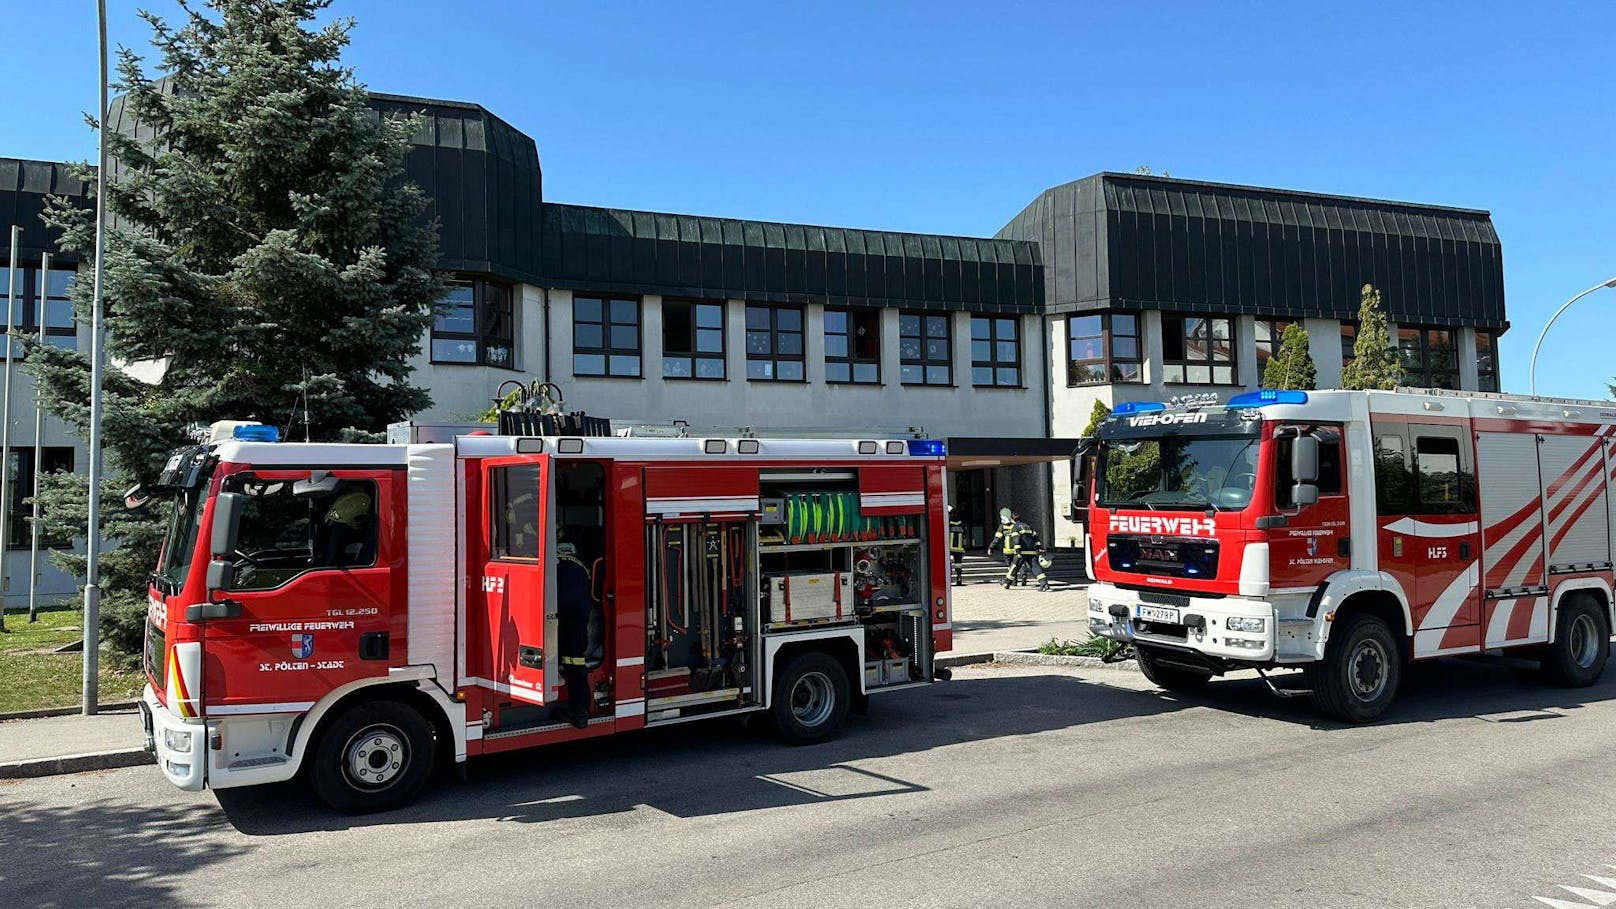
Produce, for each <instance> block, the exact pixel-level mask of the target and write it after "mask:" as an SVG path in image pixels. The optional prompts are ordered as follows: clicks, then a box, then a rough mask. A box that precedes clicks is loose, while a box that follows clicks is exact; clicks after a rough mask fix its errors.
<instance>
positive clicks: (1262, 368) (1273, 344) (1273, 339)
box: [1251, 316, 1302, 388]
mask: <svg viewBox="0 0 1616 909" xmlns="http://www.w3.org/2000/svg"><path fill="white" fill-rule="evenodd" d="M1265 324H1266V325H1267V326H1268V340H1267V341H1266V342H1264V341H1263V340H1262V338H1260V337H1259V336H1258V335H1259V334H1260V332H1259V331H1258V329H1260V328H1261V327H1262V326H1263V325H1265ZM1301 324H1302V320H1300V319H1282V318H1279V317H1277V316H1275V317H1267V316H1259V317H1257V319H1255V320H1254V321H1253V322H1252V325H1251V340H1252V342H1253V344H1252V347H1253V350H1254V351H1255V354H1254V356H1255V357H1256V361H1257V387H1258V388H1262V387H1264V386H1263V374H1264V373H1266V372H1267V371H1268V363H1269V362H1270V361H1271V360H1273V358H1274V357H1276V356H1278V355H1279V348H1280V347H1281V346H1282V345H1283V344H1284V343H1285V329H1287V328H1289V327H1291V326H1292V325H1301ZM1265 347H1266V348H1267V354H1266V355H1264V352H1263V351H1264V348H1265Z"/></svg>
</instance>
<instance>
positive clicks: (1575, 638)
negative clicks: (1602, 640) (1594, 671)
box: [1570, 613, 1599, 669]
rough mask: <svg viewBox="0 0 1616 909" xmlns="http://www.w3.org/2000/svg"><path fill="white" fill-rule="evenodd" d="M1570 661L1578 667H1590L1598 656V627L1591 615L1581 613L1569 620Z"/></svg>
mask: <svg viewBox="0 0 1616 909" xmlns="http://www.w3.org/2000/svg"><path fill="white" fill-rule="evenodd" d="M1570 649H1571V661H1572V662H1574V663H1576V664H1577V667H1578V668H1579V669H1590V668H1592V667H1593V665H1594V661H1595V660H1596V659H1598V657H1599V629H1598V628H1596V627H1594V620H1593V617H1592V616H1590V615H1588V614H1587V613H1583V614H1582V615H1579V616H1577V617H1576V619H1574V620H1572V622H1571V648H1570Z"/></svg>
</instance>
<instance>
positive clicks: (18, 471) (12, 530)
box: [5, 445, 73, 549]
mask: <svg viewBox="0 0 1616 909" xmlns="http://www.w3.org/2000/svg"><path fill="white" fill-rule="evenodd" d="M37 468H38V469H37V470H36V465H35V464H34V447H33V446H32V445H29V446H27V447H14V448H11V449H10V450H8V451H7V452H6V461H5V470H6V474H7V478H6V482H7V484H8V488H7V491H8V493H9V498H10V499H11V501H10V502H9V503H8V505H9V506H10V510H9V511H8V512H7V515H8V517H7V521H8V525H7V528H6V548H7V549H27V548H29V546H30V545H32V535H33V526H32V524H31V522H30V519H31V518H32V517H33V515H34V510H33V507H32V505H30V504H29V503H28V500H29V499H32V498H33V497H34V477H35V476H36V475H37V474H38V473H57V472H64V471H65V472H67V473H72V472H73V449H71V448H67V447H64V446H53V445H46V446H43V447H41V448H40V449H39V464H38V465H37Z"/></svg>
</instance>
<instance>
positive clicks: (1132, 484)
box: [1099, 434, 1257, 510]
mask: <svg viewBox="0 0 1616 909" xmlns="http://www.w3.org/2000/svg"><path fill="white" fill-rule="evenodd" d="M1099 467H1100V476H1099V481H1100V504H1101V505H1104V506H1107V507H1115V506H1127V505H1134V506H1140V507H1145V508H1217V509H1236V510H1238V509H1241V508H1244V507H1246V506H1247V505H1248V504H1250V503H1251V495H1252V492H1253V491H1254V490H1255V489H1256V488H1257V437H1256V436H1255V435H1253V434H1241V435H1219V436H1187V435H1172V436H1164V437H1162V438H1155V439H1113V440H1110V441H1107V442H1106V443H1105V445H1104V448H1103V449H1102V451H1101V455H1100V464H1099Z"/></svg>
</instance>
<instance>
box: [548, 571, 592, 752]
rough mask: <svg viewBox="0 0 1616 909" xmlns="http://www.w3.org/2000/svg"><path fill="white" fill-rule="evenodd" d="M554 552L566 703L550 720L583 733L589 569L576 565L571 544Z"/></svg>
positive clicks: (586, 695)
mask: <svg viewBox="0 0 1616 909" xmlns="http://www.w3.org/2000/svg"><path fill="white" fill-rule="evenodd" d="M556 552H557V557H556V573H555V580H556V625H557V628H556V631H557V634H558V636H559V637H560V638H561V640H560V641H559V642H558V643H559V645H560V647H559V649H560V651H561V680H562V681H563V682H565V683H566V686H567V700H566V702H565V703H564V704H560V705H557V707H556V709H555V710H554V711H553V712H552V713H551V719H554V720H557V721H559V722H564V723H571V724H572V725H573V726H576V727H577V728H579V729H583V728H586V727H587V726H588V725H589V705H590V701H591V700H592V698H591V697H590V692H589V656H590V650H591V649H592V648H591V646H590V640H589V639H590V637H591V634H590V632H591V631H592V630H593V629H592V628H591V626H592V625H593V624H595V623H594V621H593V617H594V614H595V613H596V612H598V608H597V604H596V603H595V597H594V592H593V590H591V587H592V583H591V581H592V579H591V577H590V572H589V567H588V566H586V565H585V564H584V563H583V562H581V561H579V559H578V555H577V550H576V549H575V548H574V547H573V545H572V544H571V543H558V544H556Z"/></svg>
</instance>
